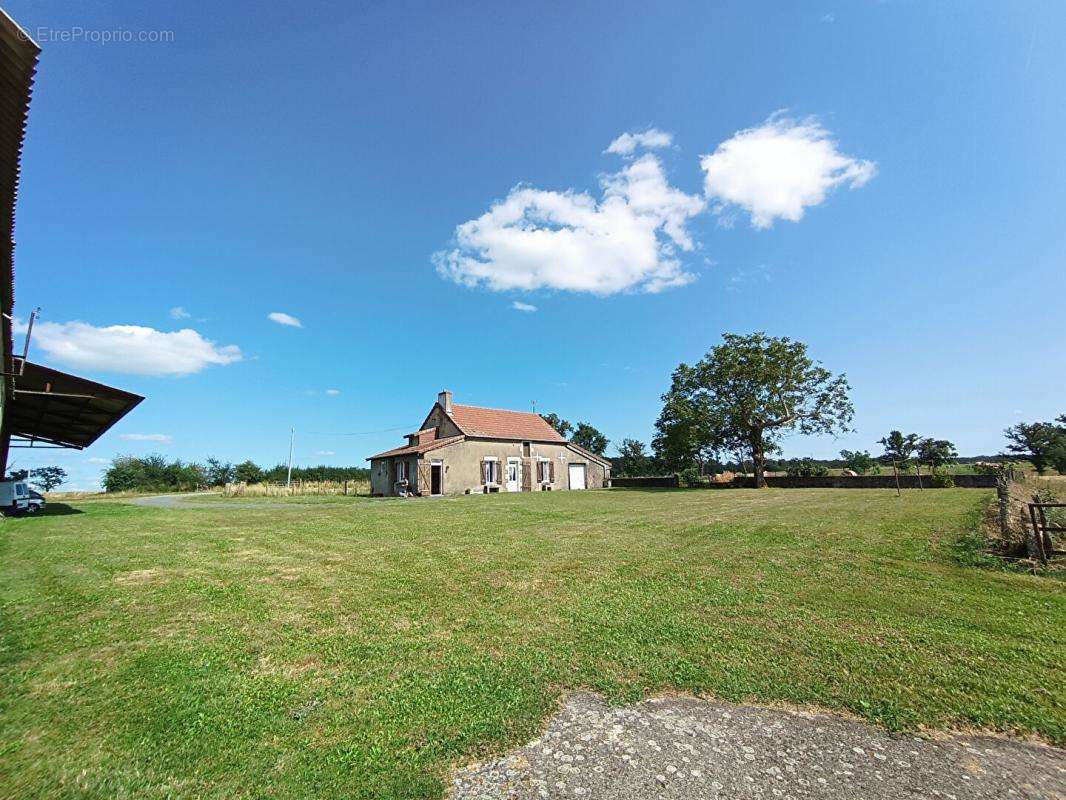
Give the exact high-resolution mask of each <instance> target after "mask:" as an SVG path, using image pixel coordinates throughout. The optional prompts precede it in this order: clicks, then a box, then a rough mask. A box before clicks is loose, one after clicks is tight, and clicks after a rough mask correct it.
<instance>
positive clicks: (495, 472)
mask: <svg viewBox="0 0 1066 800" xmlns="http://www.w3.org/2000/svg"><path fill="white" fill-rule="evenodd" d="M481 478H482V480H483V481H484V482H485V483H499V482H500V462H499V461H498V460H497V459H495V458H486V459H485V460H484V461H482V462H481Z"/></svg>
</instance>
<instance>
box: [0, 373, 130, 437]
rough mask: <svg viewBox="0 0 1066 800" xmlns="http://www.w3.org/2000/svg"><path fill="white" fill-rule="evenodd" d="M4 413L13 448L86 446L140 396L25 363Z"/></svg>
mask: <svg viewBox="0 0 1066 800" xmlns="http://www.w3.org/2000/svg"><path fill="white" fill-rule="evenodd" d="M17 381H18V383H17V386H16V388H15V391H14V399H12V400H11V401H9V405H8V408H7V409H5V412H4V416H5V418H4V429H5V431H6V432H8V433H10V435H11V436H13V437H15V439H14V443H13V444H12V447H27V446H28V447H33V446H38V443H43V444H45V445H53V446H57V447H73V448H76V449H78V450H80V449H82V448H84V447H88V446H89V445H91V444H92V443H93V442H95V441H96V440H97V439H99V438H100V437H101V436H102V435H103V434H104V433H105V432H106V431H107V430H108V429H109V428H110V427H111V426H112V425H114V424H115V423H116V422H118V421H119V420H120V419H122V418H123V417H124V416H126V414H128V413H129V412H130V411H131V410H133V408H134V407H135V406H136V405H137V404H138V403H140V402H141V400H143V399H144V398H143V397H141V396H140V395H137V394H131V393H130V392H125V391H123V390H122V389H116V388H114V387H112V386H105V385H104V384H102V383H97V382H96V381H90V380H88V379H87V378H79V377H78V376H77V375H69V374H68V373H66V372H60V371H59V370H56V369H51V368H50V367H43V366H41V365H40V364H34V363H32V362H29V361H27V362H26V363H25V367H24V369H23V372H22V374H21V375H19V376H18V378H17Z"/></svg>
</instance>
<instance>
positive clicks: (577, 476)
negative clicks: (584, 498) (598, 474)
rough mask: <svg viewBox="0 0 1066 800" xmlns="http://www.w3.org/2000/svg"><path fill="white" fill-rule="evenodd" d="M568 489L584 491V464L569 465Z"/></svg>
mask: <svg viewBox="0 0 1066 800" xmlns="http://www.w3.org/2000/svg"><path fill="white" fill-rule="evenodd" d="M570 488H571V489H584V488H585V465H584V464H571V465H570Z"/></svg>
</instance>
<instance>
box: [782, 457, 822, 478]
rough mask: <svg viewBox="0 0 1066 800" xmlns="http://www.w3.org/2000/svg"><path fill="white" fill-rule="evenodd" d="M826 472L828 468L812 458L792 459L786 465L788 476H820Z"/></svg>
mask: <svg viewBox="0 0 1066 800" xmlns="http://www.w3.org/2000/svg"><path fill="white" fill-rule="evenodd" d="M828 474H829V468H828V467H826V466H825V464H820V463H819V462H817V461H815V460H814V459H813V458H801V459H800V460H799V461H794V462H792V463H791V464H789V465H788V476H789V477H790V478H820V477H821V476H823V475H828Z"/></svg>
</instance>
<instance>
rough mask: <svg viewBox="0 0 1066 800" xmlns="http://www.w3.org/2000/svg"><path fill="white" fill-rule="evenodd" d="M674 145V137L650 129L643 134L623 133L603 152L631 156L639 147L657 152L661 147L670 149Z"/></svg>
mask: <svg viewBox="0 0 1066 800" xmlns="http://www.w3.org/2000/svg"><path fill="white" fill-rule="evenodd" d="M673 143H674V137H673V136H672V135H671V134H669V133H666V132H665V131H661V130H659V129H658V128H648V130H646V131H644V132H642V133H623V134H622V135H621V136H619V137H618V138H617V139H615V140H614V141H613V142H611V143H610V144H609V145H607V149H606V150H604V151H603V152H605V153H614V154H615V155H618V156H631V155H633V153H634V152H635V151H636V149H637V148H638V147H642V148H644V149H646V150H655V149H657V148H660V147H669V146H670V145H671V144H673Z"/></svg>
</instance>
